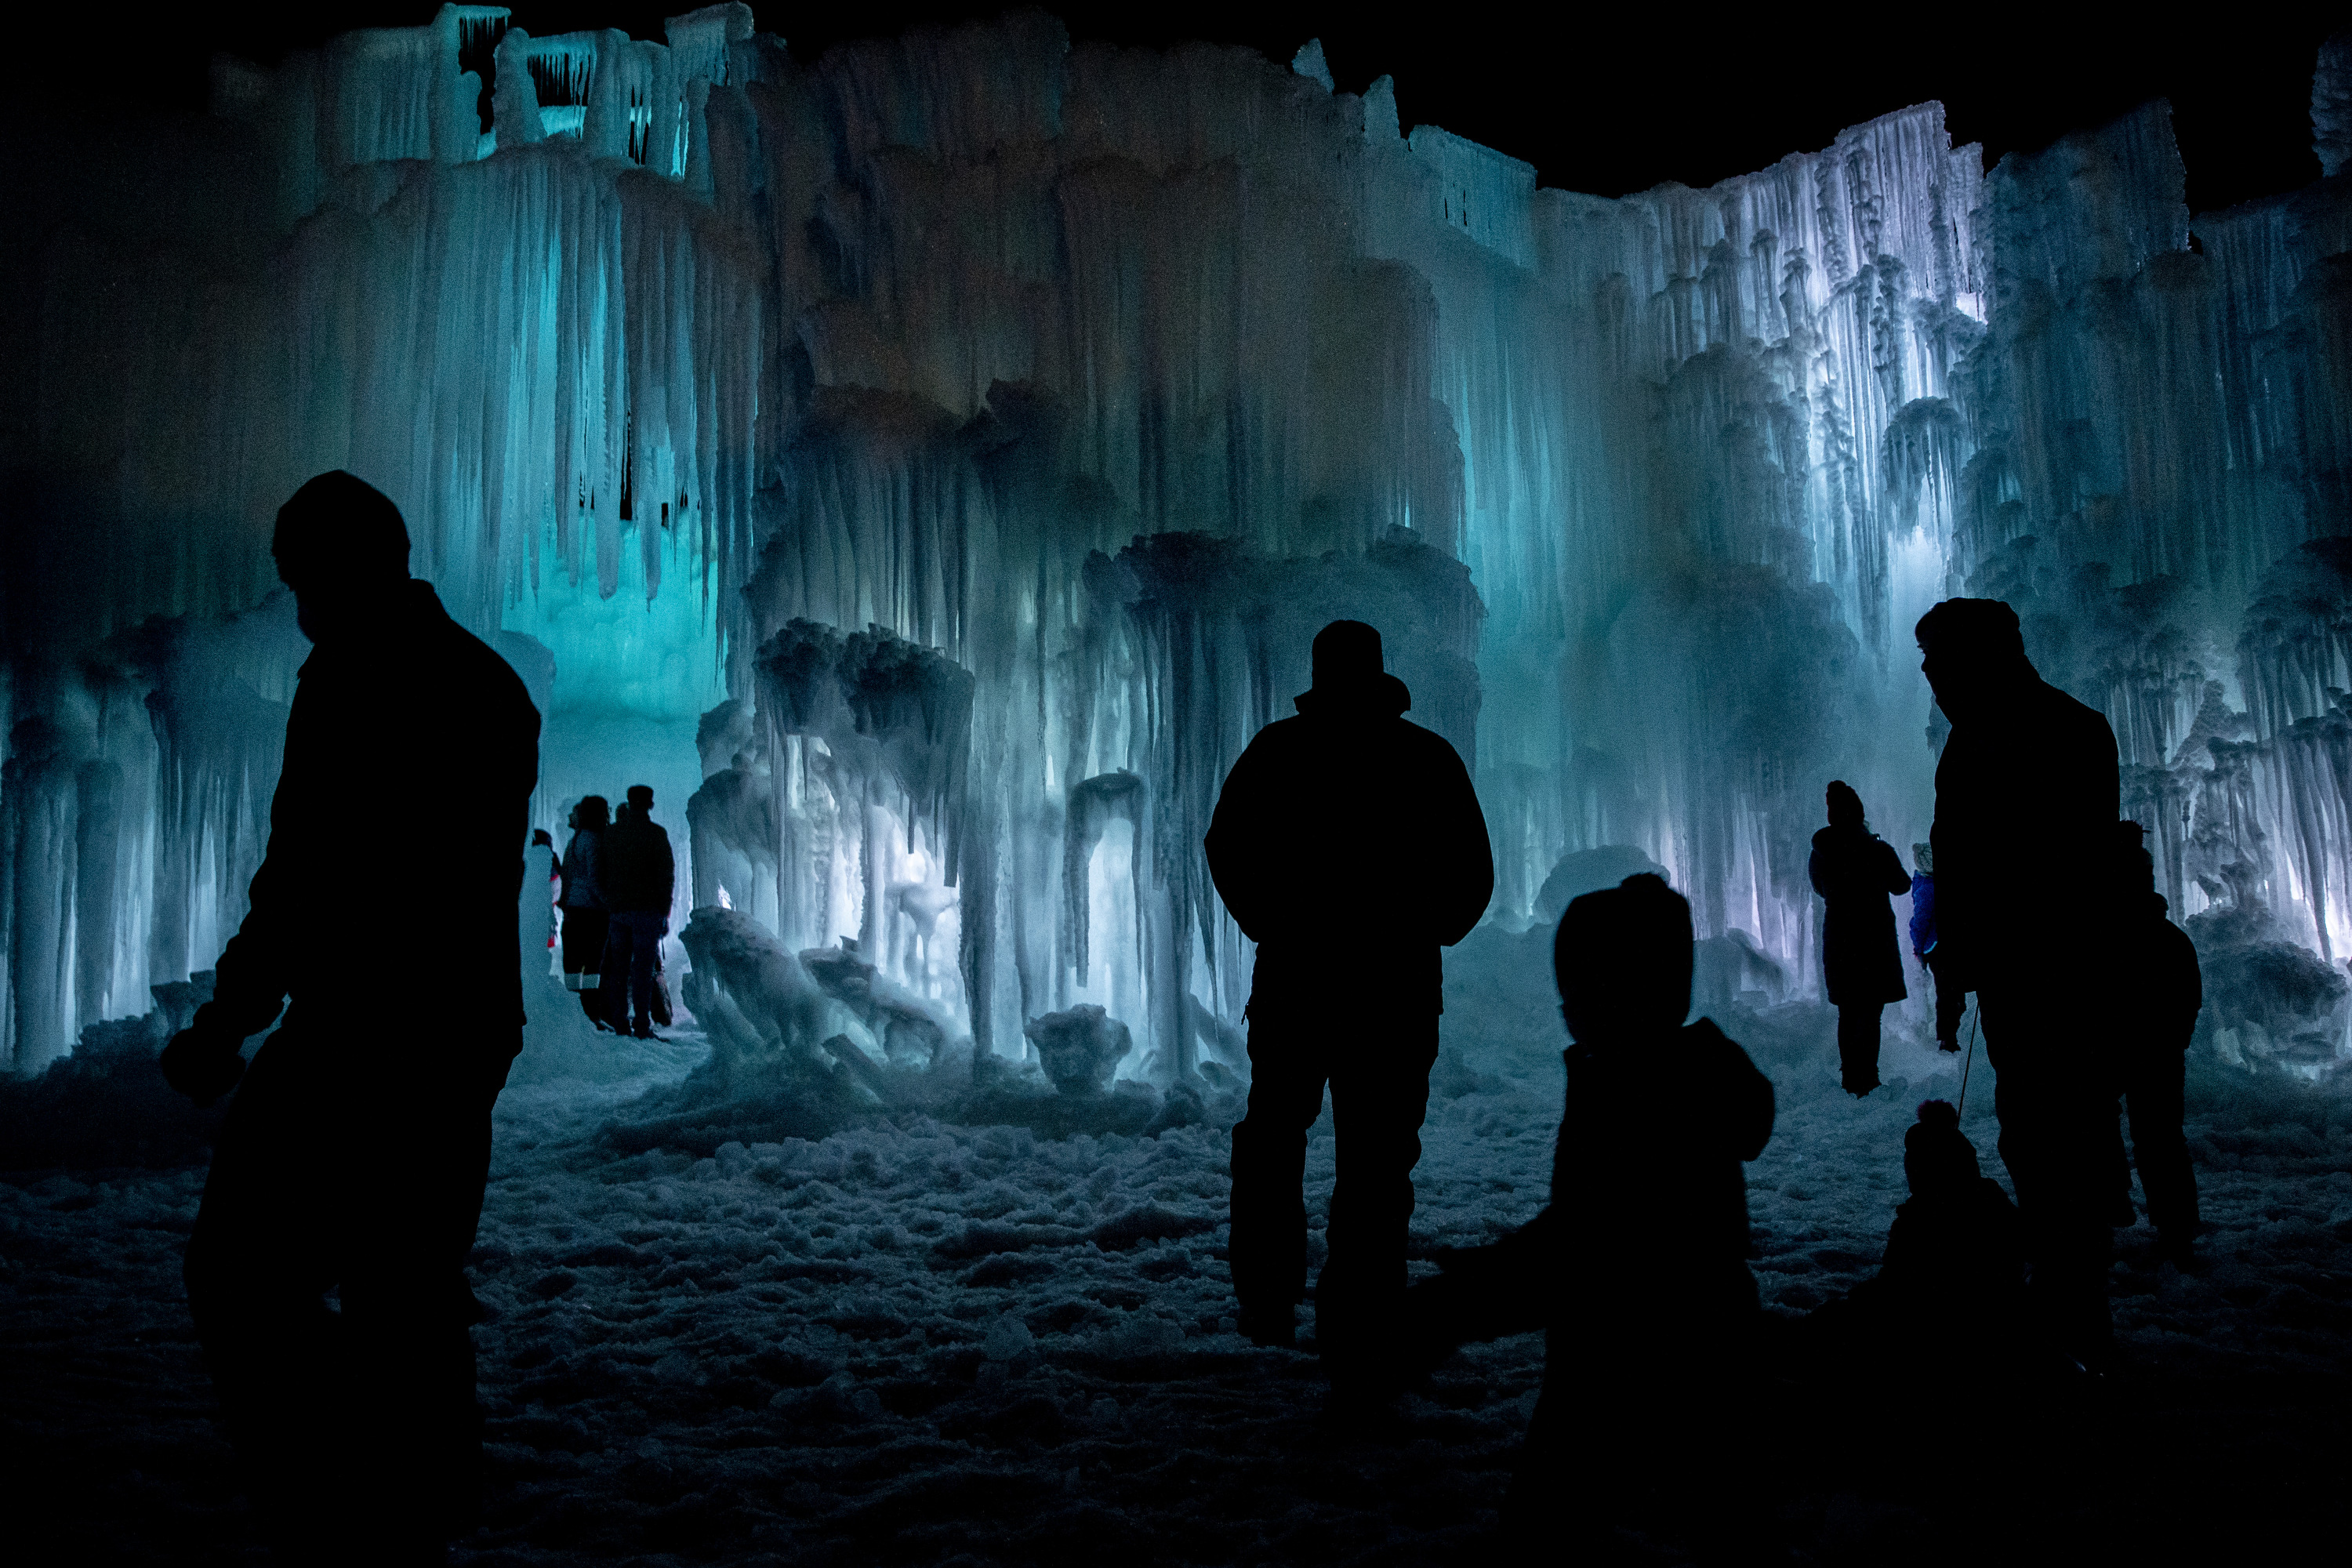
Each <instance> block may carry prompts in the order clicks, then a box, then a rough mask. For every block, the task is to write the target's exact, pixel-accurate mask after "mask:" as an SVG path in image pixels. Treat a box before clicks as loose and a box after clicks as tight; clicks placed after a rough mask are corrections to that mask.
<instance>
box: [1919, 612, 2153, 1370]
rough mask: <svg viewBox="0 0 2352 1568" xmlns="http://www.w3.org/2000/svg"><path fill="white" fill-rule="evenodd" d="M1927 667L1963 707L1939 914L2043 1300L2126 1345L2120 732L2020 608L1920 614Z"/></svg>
mask: <svg viewBox="0 0 2352 1568" xmlns="http://www.w3.org/2000/svg"><path fill="white" fill-rule="evenodd" d="M1916 635H1917V637H1918V641H1919V651H1920V653H1921V655H1922V658H1921V662H1920V668H1921V670H1922V671H1923V672H1924V673H1925V674H1926V675H1927V684H1928V685H1929V686H1931V687H1933V688H1934V689H1935V692H1936V702H1937V706H1938V707H1940V708H1941V709H1943V710H1944V716H1945V717H1946V718H1948V719H1949V720H1950V721H1951V722H1952V733H1951V737H1950V739H1948V741H1947V742H1945V744H1944V755H1943V760H1942V761H1941V763H1938V764H1937V769H1936V826H1935V831H1934V834H1933V836H1932V838H1931V842H1932V844H1933V846H1934V850H1935V863H1936V929H1937V943H1938V947H1939V949H1940V950H1941V951H1942V952H1943V953H1944V955H1945V963H1946V965H1947V971H1946V972H1947V973H1951V974H1952V975H1953V976H1954V981H1955V984H1958V985H1959V986H1960V987H1961V988H1962V989H1965V990H1969V991H1974V992H1975V993H1976V994H1977V1007H1978V1016H1979V1017H1980V1018H1981V1019H1982V1020H1983V1027H1984V1037H1985V1057H1986V1059H1987V1060H1989V1061H1990V1062H1991V1063H1992V1065H1993V1068H1994V1070H1995V1071H1996V1072H1997V1073H1998V1074H1999V1078H1998V1079H1997V1082H1996V1085H1995V1088H1994V1091H1993V1092H1994V1106H1995V1109H1996V1110H1998V1111H1999V1113H2000V1157H2001V1163H2003V1164H2005V1165H2007V1166H2008V1167H2009V1173H2010V1179H2011V1182H2012V1183H2014V1184H2015V1185H2016V1188H2017V1201H2018V1212H2019V1214H2020V1215H2021V1218H2022V1220H2023V1222H2024V1226H2025V1242H2026V1249H2027V1255H2028V1257H2029V1258H2031V1259H2032V1264H2033V1296H2034V1299H2035V1307H2036V1311H2037V1314H2038V1315H2039V1317H2040V1318H2041V1320H2042V1323H2043V1325H2044V1327H2045V1328H2046V1329H2047V1330H2048V1331H2049V1332H2050V1333H2051V1334H2052V1335H2053V1337H2054V1338H2055V1339H2056V1341H2057V1342H2058V1343H2059V1345H2060V1346H2061V1347H2062V1348H2063V1349H2064V1350H2066V1351H2067V1352H2069V1353H2070V1354H2072V1355H2073V1356H2074V1357H2075V1359H2077V1360H2078V1361H2081V1362H2083V1363H2084V1364H2086V1365H2090V1364H2095V1363H2099V1362H2102V1361H2104V1360H2105V1357H2106V1355H2107V1354H2108V1352H2109V1350H2110V1348H2111V1343H2110V1332H2109V1327H2108V1321H2107V1302H2106V1266H2107V1256H2108V1250H2109V1246H2110V1242H2111V1240H2112V1238H2111V1237H2109V1235H2108V1229H2107V1218H2108V1215H2107V1209H2108V1205H2109V1200H2110V1187H2111V1181H2112V1177H2111V1172H2112V1169H2113V1164H2112V1162H2113V1151H2114V1147H2115V1139H2116V1132H2115V1095H2114V1090H2113V1088H2112V1085H2111V1084H2110V1082H2109V1081H2108V1079H2107V1073H2106V1062H2105V1053H2106V1048H2107V1039H2106V1036H2107V1033H2108V1030H2109V1027H2110V1026H2109V1025H2107V1023H2106V1022H2105V1020H2104V1019H2103V1018H2102V1017H2101V1016H2100V1013H2099V1008H2098V1006H2097V1003H2098V1000H2099V994H2100V992H2101V990H2102V989H2103V987H2104V986H2105V984H2107V973H2108V969H2109V966H2108V964H2107V963H2106V958H2107V955H2108V950H2107V948H2106V946H2105V931H2104V927H2103V925H2102V923H2101V922H2099V921H2085V920H2084V919H2082V918H2081V916H2080V913H2079V911H2078V910H2077V909H2076V908H2075V907H2074V905H2073V904H2072V903H2071V902H2070V900H2068V899H2067V898H2066V897H2065V896H2064V894H2065V892H2066V891H2067V890H2068V889H2078V888H2079V889H2094V890H2095V889H2097V888H2098V887H2099V885H2100V878H2099V877H2098V875H2097V873H2098V872H2099V871H2100V870H2102V869H2103V868H2105V866H2106V864H2107V861H2108V858H2109V855H2108V848H2107V847H2108V845H2109V843H2110V842H2111V840H2112V837H2113V835H2114V830H2115V823H2116V812H2117V791H2116V737H2115V731H2113V730H2111V729H2110V728H2109V727H2108V725H2107V721H2106V720H2105V718H2103V717H2101V716H2100V714H2099V713H2098V712H2097V711H2096V710H2093V709H2090V708H2086V707H2084V705H2083V704H2082V703H2080V702H2077V701H2075V700H2074V699H2073V698H2071V697H2069V696H2067V695H2066V694H2065V693H2064V692H2063V691H2061V690H2059V689H2057V688H2056V687H2054V686H2052V685H2051V684H2050V683H2049V682H2047V681H2045V680H2043V679H2042V677H2041V676H2040V675H2039V674H2037V673H2036V672H2035V670H2034V668H2033V666H2032V664H2031V663H2029V662H2028V661H2027V659H2026V657H2025V639H2024V637H2023V636H2022V635H2021V632H2020V631H2019V628H2018V623H2017V613H2016V612H2015V611H2014V610H2011V608H2010V607H2009V606H2008V605H2004V604H2002V603H2000V601H1999V600H1997V599H1948V600H1946V601H1945V602H1944V603H1942V604H1940V605H1937V606H1936V607H1935V608H1934V609H1932V610H1929V611H1928V612H1927V614H1926V615H1925V616H1921V617H1920V619H1919V624H1918V627H1917V632H1916Z"/></svg>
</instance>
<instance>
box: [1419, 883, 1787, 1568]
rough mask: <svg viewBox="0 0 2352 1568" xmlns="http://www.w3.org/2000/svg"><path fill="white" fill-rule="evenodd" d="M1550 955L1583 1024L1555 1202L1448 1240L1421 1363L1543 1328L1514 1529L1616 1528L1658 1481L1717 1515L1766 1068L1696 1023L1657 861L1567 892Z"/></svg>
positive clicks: (1766, 1099)
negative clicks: (1746, 1165) (1486, 1236)
mask: <svg viewBox="0 0 2352 1568" xmlns="http://www.w3.org/2000/svg"><path fill="white" fill-rule="evenodd" d="M1552 968H1553V973H1554V976H1555V978H1556V979H1557V980H1558V981H1559V998H1560V1014H1561V1016H1562V1017H1564V1018H1565V1019H1566V1021H1567V1023H1568V1029H1569V1033H1570V1035H1571V1036H1573V1037H1575V1041H1576V1043H1575V1044H1574V1045H1572V1046H1570V1047H1569V1048H1568V1050H1567V1052H1566V1053H1565V1059H1566V1061H1567V1064H1568V1095H1567V1102H1566V1105H1565V1107H1564V1109H1563V1110H1562V1113H1561V1116H1560V1126H1559V1144H1558V1146H1557V1149H1556V1151H1555V1152H1554V1156H1553V1163H1552V1184H1551V1203H1550V1205H1549V1206H1548V1207H1546V1208H1545V1210H1544V1211H1543V1212H1542V1213H1541V1214H1539V1215H1537V1216H1536V1217H1535V1218H1534V1219H1533V1220H1531V1221H1529V1222H1528V1225H1526V1226H1523V1227H1521V1228H1520V1229H1519V1230H1518V1231H1517V1232H1515V1233H1513V1234H1512V1235H1510V1236H1508V1237H1504V1238H1503V1239H1502V1240H1501V1241H1499V1242H1497V1243H1496V1244H1495V1245H1494V1246H1492V1247H1480V1248H1476V1249H1474V1250H1472V1251H1469V1252H1465V1253H1457V1254H1453V1255H1449V1256H1448V1257H1447V1258H1445V1260H1444V1261H1445V1266H1446V1267H1445V1273H1444V1275H1442V1276H1441V1277H1440V1278H1439V1279H1436V1280H1434V1281H1432V1282H1431V1283H1430V1284H1428V1285H1424V1286H1422V1287H1420V1288H1418V1289H1416V1290H1415V1291H1414V1292H1413V1295H1414V1297H1415V1298H1417V1300H1415V1301H1414V1302H1413V1303H1412V1306H1413V1309H1414V1310H1413V1311H1412V1313H1411V1318H1412V1321H1413V1322H1414V1323H1415V1325H1416V1326H1417V1328H1418V1330H1419V1331H1420V1333H1421V1335H1422V1343H1421V1348H1422V1349H1423V1352H1425V1353H1424V1357H1423V1359H1424V1363H1426V1362H1427V1361H1429V1360H1433V1359H1434V1358H1435V1357H1437V1356H1442V1355H1443V1353H1444V1352H1445V1351H1446V1350H1450V1349H1451V1347H1452V1346H1453V1345H1456V1344H1460V1343H1462V1342H1465V1341H1467V1340H1474V1339H1486V1338H1493V1337H1496V1336H1497V1335H1499V1334H1504V1333H1511V1332H1517V1331H1525V1330H1528V1329H1533V1328H1538V1327H1541V1328H1543V1329H1545V1330H1547V1331H1548V1339H1547V1342H1546V1346H1545V1362H1544V1384H1543V1394H1542V1395H1541V1397H1540V1399H1539V1400H1538V1404H1537V1405H1536V1411H1535V1415H1534V1418H1533V1420H1532V1421H1531V1422H1530V1424H1529V1426H1528V1441H1527V1447H1526V1449H1525V1451H1524V1454H1523V1455H1522V1458H1521V1459H1520V1463H1519V1473H1518V1477H1517V1480H1516V1481H1514V1483H1513V1485H1512V1488H1511V1492H1510V1495H1509V1497H1508V1498H1507V1500H1506V1501H1505V1504H1504V1521H1505V1527H1506V1529H1507V1531H1511V1532H1512V1533H1513V1534H1515V1535H1516V1536H1517V1538H1518V1539H1520V1540H1521V1541H1523V1542H1538V1541H1540V1542H1551V1543H1553V1544H1555V1545H1557V1544H1560V1543H1562V1542H1567V1541H1571V1540H1573V1539H1575V1538H1577V1537H1579V1536H1585V1537H1591V1536H1592V1535H1595V1534H1604V1533H1605V1532H1606V1531H1608V1529H1609V1528H1610V1526H1611V1524H1612V1521H1615V1520H1616V1519H1618V1518H1619V1517H1621V1516H1622V1513H1623V1512H1624V1510H1625V1509H1626V1508H1627V1506H1628V1503H1629V1500H1635V1499H1638V1498H1639V1497H1640V1496H1641V1495H1642V1494H1643V1492H1644V1490H1645V1489H1647V1488H1648V1486H1650V1485H1651V1484H1653V1483H1656V1484H1661V1485H1665V1486H1668V1487H1670V1488H1671V1489H1673V1490H1674V1491H1675V1493H1676V1494H1677V1495H1676V1496H1675V1497H1674V1498H1672V1499H1670V1500H1668V1507H1667V1510H1666V1513H1667V1514H1668V1516H1670V1517H1672V1518H1675V1519H1676V1520H1678V1521H1682V1523H1683V1524H1685V1525H1687V1526H1688V1527H1689V1528H1691V1529H1692V1530H1694V1531H1697V1532H1698V1533H1700V1534H1701V1535H1715V1534H1719V1533H1720V1532H1722V1531H1725V1530H1727V1529H1731V1528H1734V1527H1735V1525H1734V1521H1735V1520H1736V1519H1737V1517H1738V1515H1739V1513H1740V1512H1741V1511H1742V1509H1741V1506H1740V1504H1739V1503H1738V1501H1736V1500H1737V1499H1738V1497H1739V1496H1740V1488H1741V1485H1742V1482H1741V1479H1740V1476H1739V1470H1740V1467H1739V1466H1738V1463H1737V1462H1736V1457H1735V1455H1734V1453H1733V1451H1732V1440H1733V1436H1734V1425H1733V1418H1732V1414H1731V1412H1732V1410H1733V1408H1734V1406H1735V1405H1736V1403H1737V1397H1738V1395H1737V1390H1738V1386H1739V1384H1740V1383H1741V1381H1742V1380H1743V1379H1744V1378H1745V1376H1746V1375H1747V1373H1748V1368H1749V1363H1750V1361H1751V1360H1752V1357H1753V1354H1754V1344H1753V1338H1754V1331H1755V1328H1756V1325H1757V1322H1758V1321H1759V1316H1760V1314H1759V1309H1758V1304H1757V1296H1756V1280H1755V1277H1754V1276H1753V1275H1752V1274H1750V1273H1749V1272H1748V1190H1747V1179H1746V1175H1745V1173H1743V1172H1742V1171H1741V1169H1740V1166H1741V1164H1742V1163H1743V1162H1745V1161H1748V1160H1752V1159H1754V1158H1756V1156H1757V1155H1759V1154H1760V1153H1761V1152H1763V1150H1764V1145H1765V1142H1767V1141H1768V1140H1769V1138H1770V1137H1771V1135H1772V1112H1773V1103H1772V1084H1771V1080H1770V1079H1767V1078H1766V1077H1765V1076H1764V1075H1763V1074H1762V1073H1760V1072H1759V1071H1757V1070H1756V1066H1755V1064H1754V1063H1753V1062H1751V1061H1749V1060H1748V1053H1747V1052H1745V1051H1743V1050H1741V1049H1740V1048H1739V1047H1738V1045H1737V1044H1735V1043H1734V1042H1733V1041H1731V1040H1730V1039H1727V1037H1725V1036H1724V1034H1723V1031H1722V1030H1720V1029H1718V1028H1717V1027H1716V1026H1715V1025H1714V1024H1713V1023H1711V1022H1709V1021H1707V1020H1706V1019H1701V1020H1700V1021H1699V1022H1697V1023H1696V1024H1691V1025H1687V1026H1685V1024H1684V1022H1683V1019H1684V1018H1685V1016H1686V1015H1687V1014H1688V1013H1689V1011H1690V995H1691V921H1690V905H1689V904H1687V903H1686V902H1685V901H1684V900H1683V898H1682V895H1681V894H1679V893H1676V892H1675V890H1674V889H1671V888H1669V887H1667V886H1666V884H1665V882H1664V879H1661V878H1659V877H1655V876H1651V875H1646V874H1645V875H1642V876H1636V877H1628V878H1627V879H1625V880H1624V881H1623V882H1622V883H1621V884H1620V885H1619V886H1617V887H1615V888H1612V889H1605V890H1603V891H1601V892H1597V893H1587V894H1586V895H1584V896H1583V897H1582V898H1580V899H1578V900H1576V901H1575V902H1573V903H1571V904H1570V905H1569V907H1568V912H1567V914H1566V915H1564V916H1563V917H1562V918H1561V920H1560V922H1559V933H1558V934H1557V936H1556V937H1555V938H1554V939H1553V944H1552ZM1662 1478H1665V1479H1662Z"/></svg>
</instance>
